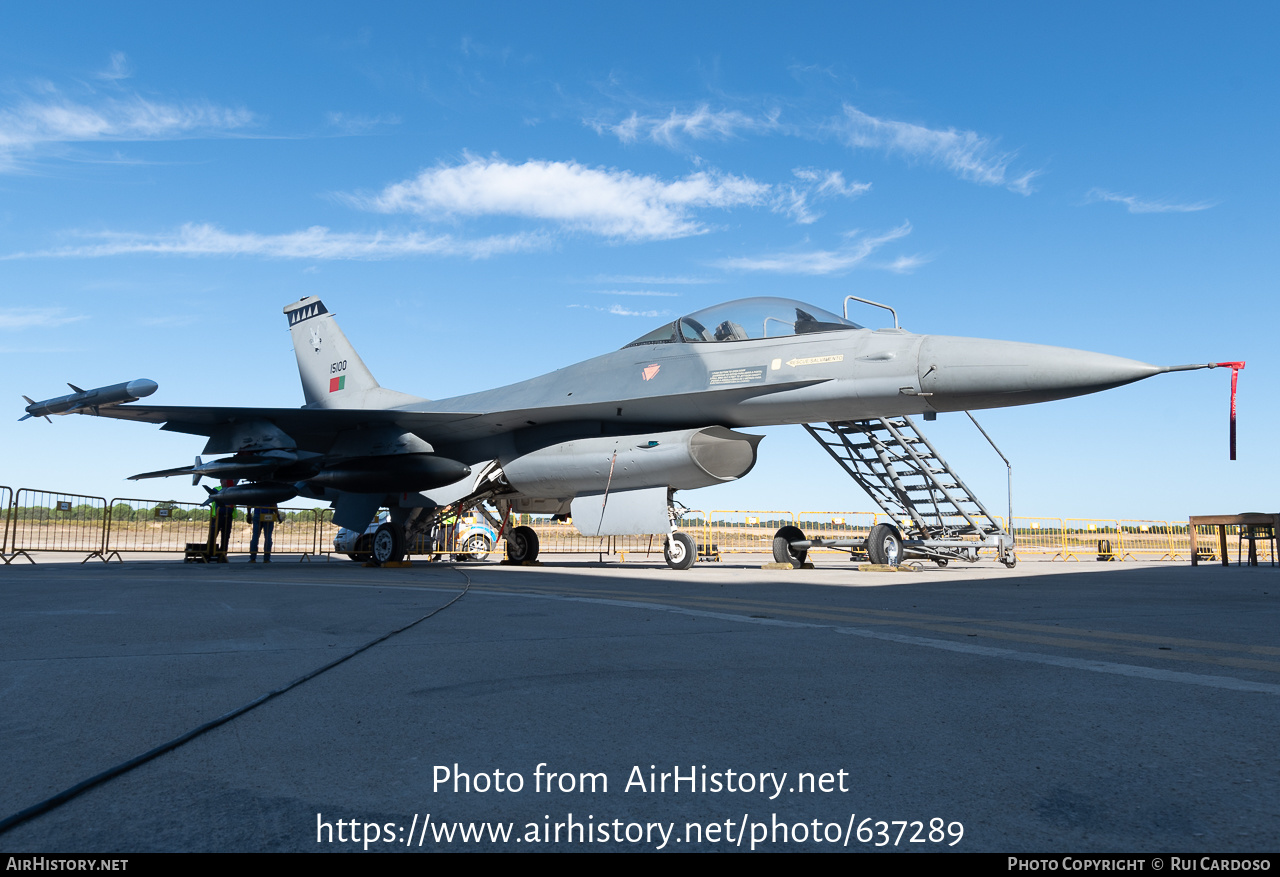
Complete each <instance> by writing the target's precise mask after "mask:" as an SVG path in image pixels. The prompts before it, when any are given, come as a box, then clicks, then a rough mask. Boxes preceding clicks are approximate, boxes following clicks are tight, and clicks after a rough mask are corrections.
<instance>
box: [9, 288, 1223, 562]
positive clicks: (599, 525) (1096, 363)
mask: <svg viewBox="0 0 1280 877" xmlns="http://www.w3.org/2000/svg"><path fill="white" fill-rule="evenodd" d="M854 298H856V297H854V296H849V297H848V298H846V300H845V312H846V316H839V315H836V314H834V313H830V312H828V311H825V310H823V309H822V308H819V307H815V306H813V305H809V304H804V303H802V302H798V301H791V300H789V299H783V298H749V299H742V300H739V301H733V302H728V303H726V304H721V305H716V306H714V307H709V308H706V309H704V310H700V311H697V312H695V313H692V314H689V315H688V316H685V317H681V318H680V319H678V320H675V321H674V322H671V323H667V324H665V325H663V326H660V327H658V328H657V329H654V330H653V331H652V332H649V333H648V334H646V335H643V336H642V337H640V338H637V339H636V340H635V341H633V342H631V343H630V344H628V345H626V346H625V347H623V348H622V349H621V350H617V351H614V352H612V353H606V354H604V355H603V356H597V357H595V358H593V359H589V360H586V361H585V362H581V363H578V364H577V365H571V366H568V367H567V368H563V369H560V370H558V371H555V372H552V373H550V374H546V375H543V376H541V377H537V378H533V379H531V380H527V381H522V382H520V383H517V384H511V385H509V386H506V387H500V388H498V389H495V390H488V391H485V392H482V393H472V394H469V395H465V396H459V397H456V398H453V399H445V400H441V401H428V400H426V399H423V398H419V397H417V396H410V395H406V394H404V393H400V392H396V391H394V390H389V389H386V388H384V387H382V386H380V385H379V384H378V382H377V381H376V380H374V377H373V375H372V374H371V373H370V372H369V369H368V368H366V367H365V364H364V362H362V361H361V359H360V356H359V354H357V353H356V351H355V349H354V348H353V347H352V346H351V344H350V343H349V342H348V341H347V338H346V336H344V335H343V333H342V331H341V330H340V329H339V328H338V324H337V323H336V322H335V320H334V317H333V314H331V313H330V312H329V311H328V309H327V308H326V307H325V306H324V304H323V303H322V302H321V301H320V300H319V299H318V298H315V297H307V298H304V299H302V300H301V301H297V302H294V303H293V304H290V305H288V306H287V307H285V309H284V314H285V317H286V318H287V320H288V323H289V331H290V333H291V334H292V337H293V346H294V352H295V353H296V355H297V359H298V370H299V372H300V374H301V377H302V389H303V394H304V397H305V399H306V404H305V405H304V406H303V407H301V408H201V407H176V406H167V405H151V404H128V403H130V402H133V401H135V400H136V397H138V396H142V395H146V394H147V393H148V392H149V391H151V390H154V388H155V384H154V383H151V382H150V381H135V382H131V383H129V384H125V385H118V386H115V387H107V388H102V389H101V390H98V391H94V390H90V391H79V394H80V396H82V397H83V398H80V397H77V398H74V399H73V398H71V397H60V398H59V399H54V400H48V401H46V402H32V403H31V405H29V406H28V408H27V412H28V414H29V415H37V416H39V415H45V414H62V413H72V412H75V413H80V414H91V415H94V416H99V417H114V418H118V419H122V420H137V421H143V422H146V423H155V424H163V427H162V428H163V429H166V430H172V431H176V432H183V433H190V434H193V435H200V436H205V437H207V439H208V441H207V442H206V444H205V446H204V450H203V452H202V453H203V454H226V455H229V456H224V457H221V458H220V459H216V460H209V461H207V462H203V461H202V459H201V457H197V458H196V462H195V464H194V465H192V466H185V467H180V468H176V469H166V470H162V471H159V472H148V473H144V474H142V475H136V476H133V477H134V478H151V477H161V476H170V475H187V474H189V475H191V476H192V478H193V482H197V481H199V479H200V478H202V477H208V478H212V479H224V478H231V479H246V480H247V483H245V484H240V485H237V486H233V487H227V488H224V489H223V491H222V492H221V494H220V495H219V502H222V503H232V504H237V505H259V504H268V503H279V502H285V501H287V500H289V499H292V498H293V497H295V496H299V495H301V496H305V497H310V498H313V499H322V500H328V501H330V502H331V503H332V504H333V506H334V509H335V512H334V521H335V522H336V523H337V524H339V525H340V526H343V527H346V528H349V529H352V530H356V531H362V530H363V529H364V528H365V527H366V526H367V525H368V524H369V523H370V521H371V520H372V519H373V517H374V515H375V514H376V512H377V510H378V509H379V507H383V506H385V507H387V508H388V509H389V510H390V518H391V520H390V522H389V523H388V524H384V525H383V526H382V527H381V528H379V530H378V531H377V533H376V534H375V537H374V540H373V555H374V557H375V559H376V560H377V561H379V562H382V563H386V562H391V561H395V560H399V559H400V558H401V557H402V556H403V554H404V551H405V545H406V544H412V543H410V542H409V540H411V539H414V538H416V537H417V536H418V535H419V534H420V533H423V532H427V531H428V523H429V521H431V520H433V519H434V516H435V515H436V510H438V509H440V508H442V507H444V506H445V505H453V506H454V507H455V508H456V507H457V506H459V505H461V506H464V507H465V506H471V507H476V508H479V509H480V510H482V511H483V510H484V505H483V504H484V503H485V502H487V503H489V504H491V505H493V506H495V507H496V508H497V509H498V511H499V516H498V518H500V520H499V519H498V518H495V519H494V521H495V526H501V527H503V528H505V525H506V523H507V522H508V521H509V520H510V512H512V511H515V512H522V513H544V514H551V515H556V516H560V517H561V518H562V519H563V518H564V517H568V516H572V520H573V523H574V525H575V526H576V527H577V528H578V530H579V531H581V532H582V533H583V534H585V535H588V536H597V535H622V534H635V533H651V534H660V535H662V536H664V537H665V556H666V559H667V562H668V564H670V565H671V566H672V567H675V568H679V569H685V568H688V567H689V566H691V565H692V564H693V562H694V560H696V558H697V551H698V549H697V546H696V545H695V543H694V540H693V539H691V538H690V537H689V535H688V534H687V533H684V532H681V531H680V529H679V513H678V511H677V509H678V507H679V504H678V503H676V502H675V501H674V499H673V495H674V494H675V492H676V491H679V490H688V489H692V488H698V487H706V486H709V485H713V484H717V483H721V482H726V481H733V480H735V479H738V478H741V477H743V476H744V475H746V474H747V473H748V472H750V471H751V468H752V467H753V466H754V465H755V462H756V452H757V447H758V445H759V443H760V440H761V438H762V436H759V435H751V434H748V433H743V432H739V431H738V430H739V428H744V427H747V428H749V427H760V426H769V425H775V424H786V423H799V424H805V425H806V428H807V429H808V430H809V432H810V433H811V434H812V435H813V436H814V438H816V439H817V440H818V441H819V442H820V443H822V444H823V446H824V447H825V448H826V449H827V450H828V451H829V452H830V453H831V456H832V457H833V458H834V459H835V461H836V462H837V463H838V464H840V465H841V466H842V467H843V468H844V469H845V471H846V472H847V473H848V474H849V475H851V476H852V477H853V478H854V479H855V480H856V481H857V482H858V483H859V484H860V485H861V486H862V487H863V488H864V489H866V490H867V492H868V493H869V494H870V496H871V497H872V499H873V500H875V501H876V502H877V503H878V504H879V505H880V506H881V508H882V509H883V510H884V511H885V512H886V513H888V514H889V515H890V517H891V519H893V520H895V521H898V522H900V523H902V524H903V526H902V527H901V528H899V527H898V526H896V525H894V524H880V525H878V526H876V527H875V528H874V529H873V530H872V531H871V534H870V537H869V538H867V539H866V540H865V542H864V540H862V539H859V540H843V541H842V540H826V541H824V540H821V539H806V538H805V536H804V534H803V533H802V532H801V531H800V530H799V529H797V528H795V527H784V528H782V529H781V530H779V531H778V533H777V534H776V536H775V539H774V545H773V548H774V555H775V558H776V559H778V560H779V561H791V562H796V563H803V562H804V559H805V556H806V553H807V552H808V550H809V549H810V548H813V547H818V546H824V547H827V546H833V547H844V548H861V547H865V549H866V550H867V551H868V553H869V555H870V558H871V560H872V561H873V562H878V563H889V564H897V563H898V562H899V561H900V560H901V559H902V558H904V557H907V556H914V557H921V558H930V559H933V560H934V561H936V562H938V563H940V564H943V563H946V562H947V561H948V560H950V559H963V560H973V559H975V558H976V557H977V552H978V550H979V549H981V548H990V549H994V551H995V552H996V554H997V557H998V558H999V559H1000V560H1001V561H1003V562H1004V563H1005V564H1006V565H1008V566H1012V565H1013V563H1014V561H1015V555H1014V551H1013V547H1014V546H1013V539H1012V537H1011V536H1010V535H1009V534H1008V532H1007V531H1006V530H1005V528H1004V527H1003V525H1002V524H1001V522H1000V521H999V520H998V519H997V518H996V517H995V516H994V515H991V514H990V513H988V512H987V510H986V508H985V507H984V506H982V504H981V503H980V502H979V501H978V500H977V498H976V497H974V496H973V495H972V494H971V493H970V492H969V491H968V489H967V488H966V487H965V486H964V483H963V482H962V481H961V480H960V479H959V477H958V476H956V475H955V473H953V472H952V471H951V470H950V468H949V467H948V466H947V464H946V463H945V461H943V460H942V459H941V456H940V455H938V454H937V452H936V451H935V450H934V449H933V448H932V446H931V445H929V443H928V441H927V440H926V439H924V437H923V436H922V435H920V434H919V432H918V430H917V429H916V427H915V424H914V422H913V421H912V420H911V415H920V414H923V415H924V416H925V418H926V419H931V418H932V417H933V416H934V415H935V414H936V412H940V411H971V410H975V409H979V408H1000V407H1005V406H1011V405H1027V404H1031V403H1033V402H1047V401H1050V400H1053V399H1064V398H1067V397H1070V396H1079V395H1082V394H1085V393H1093V392H1097V391H1099V390H1106V389H1109V388H1111V387H1118V386H1121V385H1122V384H1128V383H1131V382H1133V381H1138V380H1142V379H1143V378H1148V377H1151V376H1152V375H1157V374H1160V373H1162V372H1169V371H1179V370H1186V369H1194V368H1206V367H1212V364H1205V365H1188V366H1165V367H1161V366H1154V365H1147V364H1146V363H1142V362H1136V361H1134V360H1131V359H1122V358H1120V357H1117V356H1108V355H1105V354H1100V353H1087V352H1084V351H1079V350H1069V349H1066V348H1061V347H1046V346H1041V345H1036V344H1024V343H1018V342H1009V341H988V340H983V339H978V338H952V337H946V336H940V335H916V334H912V333H910V332H907V331H905V330H903V329H901V328H898V326H897V315H896V314H894V327H893V328H884V329H876V330H871V329H867V328H864V327H862V326H860V325H858V324H856V323H854V322H851V321H850V320H849V319H847V308H848V301H849V299H854ZM858 300H859V301H865V300H864V299H858ZM868 304H876V303H874V302H868ZM879 307H886V306H884V305H879ZM889 310H892V309H889ZM122 388H123V389H122ZM108 391H113V392H108ZM95 394H96V395H95ZM28 401H30V400H28ZM82 403H83V404H82ZM505 536H506V539H507V550H508V555H509V557H510V558H511V559H512V560H515V561H528V560H532V559H533V558H535V557H536V556H537V553H538V542H537V535H536V533H535V532H534V531H533V530H532V529H531V528H528V527H516V528H515V529H514V530H512V531H511V532H507V533H505ZM846 543H847V544H846Z"/></svg>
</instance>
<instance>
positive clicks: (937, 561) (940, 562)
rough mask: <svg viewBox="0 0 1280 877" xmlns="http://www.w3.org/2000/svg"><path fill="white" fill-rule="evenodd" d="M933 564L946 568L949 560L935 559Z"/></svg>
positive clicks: (943, 558)
mask: <svg viewBox="0 0 1280 877" xmlns="http://www.w3.org/2000/svg"><path fill="white" fill-rule="evenodd" d="M933 562H934V563H936V564H937V565H938V566H946V565H947V558H945V557H935V558H934V559H933Z"/></svg>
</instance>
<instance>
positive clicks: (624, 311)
mask: <svg viewBox="0 0 1280 877" xmlns="http://www.w3.org/2000/svg"><path fill="white" fill-rule="evenodd" d="M565 307H570V308H581V309H582V310H586V311H599V312H600V313H602V314H613V315H614V316H615V317H669V316H671V311H666V310H663V311H656V310H654V311H638V310H635V309H634V308H629V307H626V306H624V305H620V304H613V305H609V307H607V308H602V307H597V306H596V305H565Z"/></svg>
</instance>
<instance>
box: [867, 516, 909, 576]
mask: <svg viewBox="0 0 1280 877" xmlns="http://www.w3.org/2000/svg"><path fill="white" fill-rule="evenodd" d="M867 556H868V557H869V558H870V560H871V562H872V563H876V564H880V565H881V566H897V565H898V564H900V563H902V536H900V535H899V534H898V528H897V527H895V526H893V525H892V524H876V525H875V526H874V527H872V528H871V535H870V536H868V537H867Z"/></svg>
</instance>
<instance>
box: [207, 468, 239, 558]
mask: <svg viewBox="0 0 1280 877" xmlns="http://www.w3.org/2000/svg"><path fill="white" fill-rule="evenodd" d="M235 486H236V480H235V479H234V478H226V479H223V482H222V485H221V486H220V487H218V488H217V490H216V491H215V492H214V494H213V507H214V517H215V519H216V521H217V532H216V533H215V535H214V547H215V548H216V549H217V550H218V551H219V552H221V553H220V554H219V555H218V562H219V563H226V562H227V543H229V542H230V541H231V519H232V518H233V517H234V516H235V513H236V507H235V506H234V505H230V504H227V503H222V502H219V501H218V493H219V492H221V491H222V490H223V489H224V488H227V487H235Z"/></svg>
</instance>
